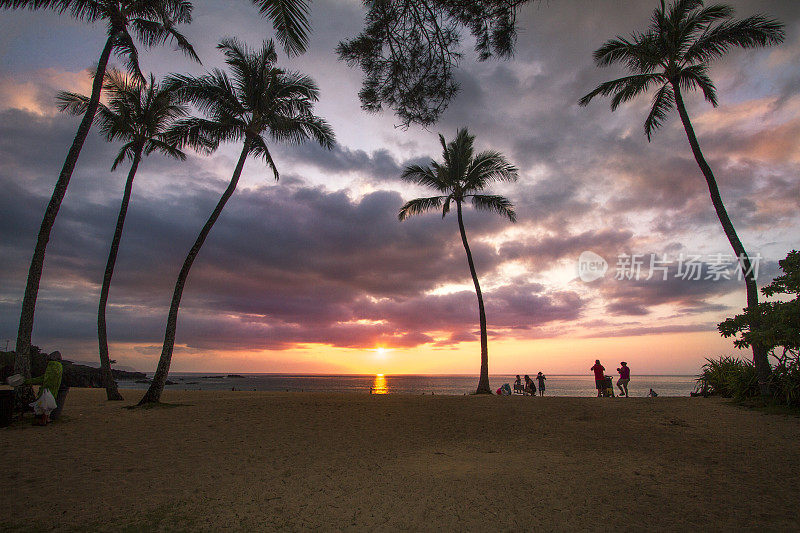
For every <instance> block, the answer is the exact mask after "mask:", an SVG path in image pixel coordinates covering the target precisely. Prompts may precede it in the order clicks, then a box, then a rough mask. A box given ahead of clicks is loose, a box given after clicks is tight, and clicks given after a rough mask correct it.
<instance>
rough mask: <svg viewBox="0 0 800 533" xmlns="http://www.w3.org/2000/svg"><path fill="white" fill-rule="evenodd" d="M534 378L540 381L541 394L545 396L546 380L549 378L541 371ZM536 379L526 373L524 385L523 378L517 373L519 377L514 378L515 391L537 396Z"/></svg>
mask: <svg viewBox="0 0 800 533" xmlns="http://www.w3.org/2000/svg"><path fill="white" fill-rule="evenodd" d="M534 379H535V380H536V381H538V382H539V396H544V382H545V381H547V378H546V377H545V375H544V374H542V373H541V372H539V373H538V374H536V377H535V378H534ZM534 379H531V377H530V376H529V375H528V374H525V385H523V384H522V379H520V377H519V374H517V379H515V380H514V392H517V393H519V394H523V395H524V394H529V395H531V396H536V383H535V382H534Z"/></svg>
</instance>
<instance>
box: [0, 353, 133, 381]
mask: <svg viewBox="0 0 800 533" xmlns="http://www.w3.org/2000/svg"><path fill="white" fill-rule="evenodd" d="M56 354H57V355H58V358H60V357H61V353H59V352H53V353H52V354H51V355H56ZM61 364H62V365H63V366H64V375H63V377H62V378H61V379H62V380H63V382H64V384H65V385H66V386H68V387H97V388H99V387H102V386H103V385H102V380H101V378H100V369H99V368H93V367H91V366H86V365H76V364H74V363H73V362H72V361H68V360H65V359H61ZM46 367H47V354H44V353H42V352H41V350H40V349H39V347H38V346H31V375H32V376H34V377H35V376H41V375H42V374H44V369H45V368H46ZM111 372H112V374H113V375H114V379H116V380H118V381H120V380H122V381H134V380H144V379H146V378H147V375H146V374H145V373H144V372H127V371H125V370H114V369H112V370H111ZM13 373H14V352H0V380H2V381H5V380H6V378H8V376H10V375H11V374H13Z"/></svg>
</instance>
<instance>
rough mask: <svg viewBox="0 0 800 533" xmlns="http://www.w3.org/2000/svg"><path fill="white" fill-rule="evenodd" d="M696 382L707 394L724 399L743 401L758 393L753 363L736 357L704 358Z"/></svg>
mask: <svg viewBox="0 0 800 533" xmlns="http://www.w3.org/2000/svg"><path fill="white" fill-rule="evenodd" d="M697 381H698V384H699V386H700V388H703V389H704V390H706V391H707V392H708V393H709V394H717V395H719V396H723V397H725V398H736V399H737V400H743V399H746V398H750V397H753V396H756V395H758V393H759V391H758V379H757V377H756V370H755V367H754V366H753V363H751V362H750V361H745V360H742V359H738V358H736V357H730V356H722V357H720V358H718V359H710V358H706V363H705V364H704V365H703V367H702V369H701V371H700V376H698V378H697Z"/></svg>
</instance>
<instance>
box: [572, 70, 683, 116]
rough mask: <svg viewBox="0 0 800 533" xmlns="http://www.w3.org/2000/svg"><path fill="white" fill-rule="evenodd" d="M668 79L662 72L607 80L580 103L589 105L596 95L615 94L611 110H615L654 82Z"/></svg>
mask: <svg viewBox="0 0 800 533" xmlns="http://www.w3.org/2000/svg"><path fill="white" fill-rule="evenodd" d="M666 81H667V80H666V78H665V77H664V75H663V74H660V73H651V74H634V75H633V76H625V77H623V78H618V79H616V80H611V81H606V82H603V83H601V84H600V85H598V86H597V87H596V88H595V89H594V90H593V91H592V92H590V93H589V94H587V95H586V96H584V97H583V98H581V99H580V100H578V105H580V106H582V107H584V106H587V105H589V102H591V101H592V99H593V98H594V97H595V96H610V95H613V98H612V100H611V110H612V111H614V110H616V109H617V107H618V106H619V105H620V104H621V103H623V102H627V101H629V100H632V99H633V98H635V97H636V96H638V95H639V94H641V93H643V92H646V91H647V90H648V89H649V88H650V86H651V85H653V84H654V83H664V82H666Z"/></svg>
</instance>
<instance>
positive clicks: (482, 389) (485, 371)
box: [456, 201, 492, 394]
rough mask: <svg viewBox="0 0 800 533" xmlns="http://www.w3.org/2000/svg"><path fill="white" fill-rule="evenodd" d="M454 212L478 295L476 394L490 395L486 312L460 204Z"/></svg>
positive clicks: (459, 203) (457, 204)
mask: <svg viewBox="0 0 800 533" xmlns="http://www.w3.org/2000/svg"><path fill="white" fill-rule="evenodd" d="M456 212H457V214H458V229H459V231H460V232H461V242H462V243H463V244H464V250H465V251H466V252H467V263H469V273H470V274H472V282H473V283H474V284H475V294H477V295H478V316H479V318H480V322H481V375H480V378H479V379H478V390H476V391H475V393H476V394H491V393H492V389H491V387H489V341H488V339H487V334H486V311H484V309H483V293H481V286H480V283H478V274H476V273H475V263H474V262H473V261H472V252H471V251H470V250H469V243H467V232H466V231H464V220H463V219H462V218H461V202H460V201H456Z"/></svg>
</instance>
